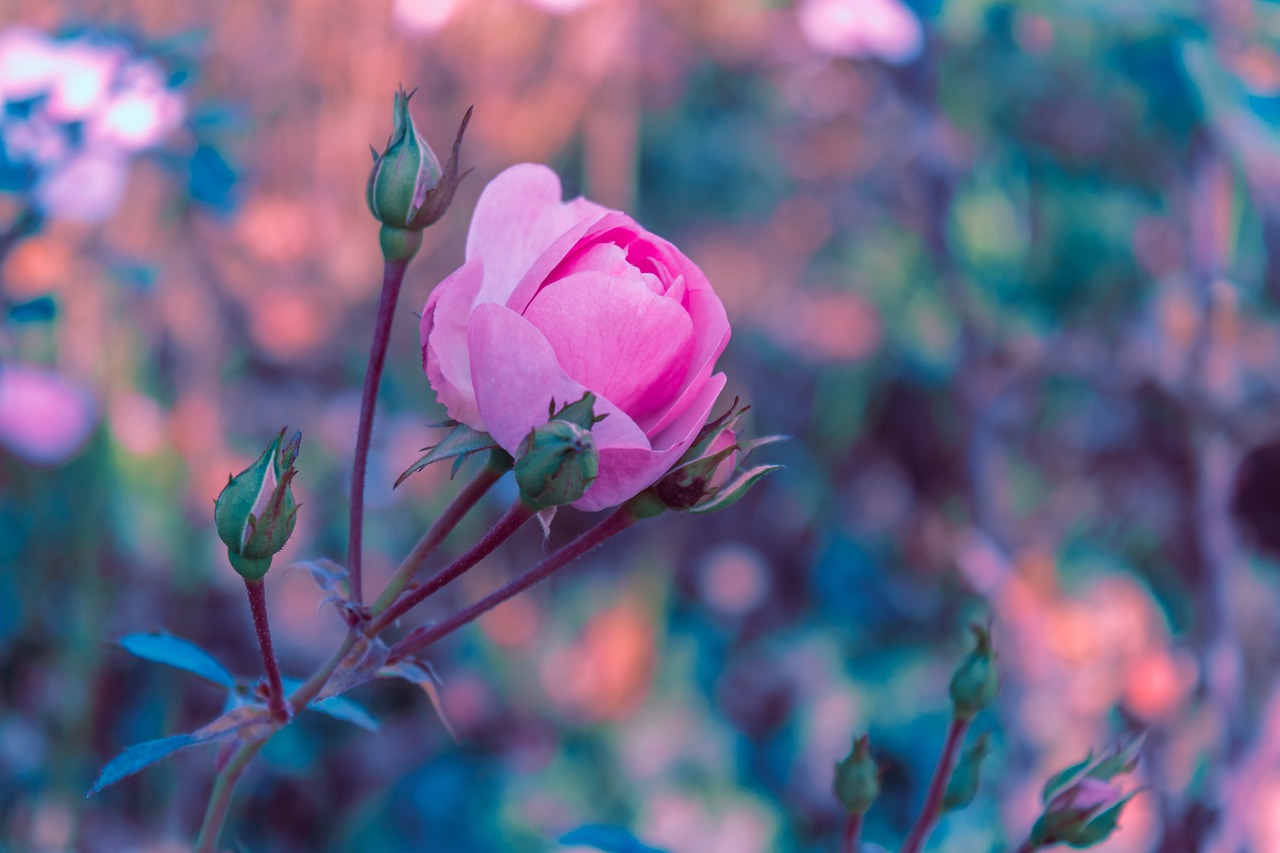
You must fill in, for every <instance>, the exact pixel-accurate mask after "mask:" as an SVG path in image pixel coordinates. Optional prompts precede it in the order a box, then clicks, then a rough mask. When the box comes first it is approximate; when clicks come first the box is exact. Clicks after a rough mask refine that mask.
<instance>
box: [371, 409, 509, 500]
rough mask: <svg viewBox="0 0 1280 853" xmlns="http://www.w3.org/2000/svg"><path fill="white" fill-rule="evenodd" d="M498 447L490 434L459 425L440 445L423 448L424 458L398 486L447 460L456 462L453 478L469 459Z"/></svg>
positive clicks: (415, 464)
mask: <svg viewBox="0 0 1280 853" xmlns="http://www.w3.org/2000/svg"><path fill="white" fill-rule="evenodd" d="M497 446H498V443H497V442H496V441H494V440H493V436H491V435H489V433H487V432H480V431H479V430H474V429H472V428H471V427H469V426H467V425H466V424H457V425H456V426H455V427H454V428H453V430H452V431H451V432H450V433H449V434H448V435H446V436H445V437H444V440H443V441H441V442H440V443H439V444H433V445H431V446H430V447H426V448H423V450H424V451H425V453H424V454H423V457H422V458H421V459H419V460H418V461H417V462H415V463H413V464H412V465H410V466H409V467H408V468H407V469H405V472H404V473H403V474H401V475H400V477H399V478H398V479H397V480H396V485H397V486H399V485H400V484H401V483H403V482H404V481H405V480H406V479H408V478H409V476H410V475H412V474H416V473H418V472H419V471H421V470H422V469H423V468H426V467H427V466H428V465H430V464H432V463H433V462H441V461H443V460H445V459H453V460H455V461H454V463H453V470H452V471H450V472H449V476H450V477H451V478H452V477H453V476H454V475H455V474H457V473H458V468H459V467H461V465H462V463H463V462H464V461H466V459H467V457H469V456H471V455H472V454H474V453H480V452H481V451H484V450H493V449H495V448H497Z"/></svg>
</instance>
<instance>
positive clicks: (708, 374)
mask: <svg viewBox="0 0 1280 853" xmlns="http://www.w3.org/2000/svg"><path fill="white" fill-rule="evenodd" d="M728 341H729V321H728V318H727V317H726V315H725V311H724V306H723V305H722V304H721V302H720V299H719V297H717V296H716V294H715V292H714V291H713V290H712V289H711V285H710V284H709V283H708V282H707V279H706V276H704V275H703V274H702V271H701V270H699V269H698V267H697V266H695V265H694V264H693V262H692V261H690V260H689V259H688V258H686V257H685V256H684V255H683V254H681V253H680V251H679V250H678V249H676V248H675V247H674V246H672V245H671V244H670V243H668V242H666V241H665V240H663V239H662V238H660V237H656V236H654V235H653V234H650V233H649V232H648V231H646V230H645V229H644V228H642V227H640V226H639V225H638V224H636V222H635V220H633V219H632V218H631V217H629V216H627V215H626V214H624V213H618V212H617V211H612V210H608V209H606V208H603V207H601V206H600V205H598V204H595V203H593V202H590V201H587V200H586V199H584V198H576V199H573V200H571V201H568V202H564V201H561V189H560V180H559V178H557V177H556V175H555V173H554V172H552V171H551V170H550V169H547V168H546V167H544V166H537V165H533V164H528V163H526V164H523V165H519V166H513V167H511V168H510V169H507V170H506V171H505V172H503V173H502V174H500V175H498V176H497V177H496V178H494V179H493V181H491V182H490V183H489V185H488V186H487V187H485V190H484V192H483V193H482V194H481V195H480V200H479V202H478V203H477V205H476V211H475V215H474V216H473V217H472V219H471V230H470V233H469V234H468V235H467V261H466V263H465V264H463V265H462V267H460V268H459V269H458V270H456V271H455V272H454V273H453V274H452V275H450V276H449V277H448V278H446V279H445V280H444V281H442V282H441V283H440V285H439V286H438V287H437V288H436V289H435V291H434V292H432V294H431V297H430V298H429V299H428V300H427V305H426V308H425V309H424V310H423V315H422V361H423V367H424V368H425V369H426V372H427V378H428V379H429V380H430V382H431V387H432V388H434V389H435V392H436V395H437V396H438V398H439V399H440V402H441V403H443V404H444V406H445V407H446V408H447V409H448V411H449V415H450V416H451V417H453V418H454V419H456V420H458V421H460V422H462V423H464V424H467V425H468V426H470V427H472V428H474V429H478V430H483V431H485V432H488V433H489V434H490V435H492V436H493V438H494V440H495V441H497V443H498V444H499V445H501V446H502V448H503V449H504V450H506V451H507V452H509V453H514V452H515V451H516V448H517V447H518V446H519V444H520V440H521V439H523V438H524V437H525V436H526V435H527V434H528V433H529V430H530V429H532V428H533V427H534V426H536V425H538V424H541V423H545V422H546V420H547V408H548V406H549V404H550V403H551V401H552V400H554V401H555V403H556V405H557V406H560V405H563V404H564V403H569V402H573V401H574V400H578V399H580V398H581V397H582V395H583V394H584V393H585V392H586V391H592V392H594V393H595V394H596V396H597V397H598V398H599V402H598V403H597V406H596V413H597V414H606V413H607V414H608V417H606V418H605V419H604V420H602V421H601V422H599V423H598V424H596V426H595V428H594V429H593V430H592V432H593V434H594V437H595V440H596V445H597V447H598V448H599V451H600V473H599V476H598V477H597V479H596V481H595V483H593V484H592V486H591V488H590V489H588V490H587V493H586V494H585V495H584V496H583V497H582V498H581V499H580V500H578V501H577V502H576V503H575V504H574V506H576V507H578V508H579V509H584V510H596V509H603V508H604V507H609V506H614V505H616V504H619V503H622V502H623V501H625V500H627V499H628V498H630V497H632V496H633V495H635V494H637V493H638V492H640V491H642V490H644V489H645V488H647V487H648V486H649V485H651V484H652V483H653V482H654V481H655V480H657V479H658V478H659V477H661V476H662V475H663V474H664V473H666V471H667V470H668V469H669V468H670V467H671V466H672V465H673V464H674V463H675V462H676V461H677V460H679V458H680V456H681V454H682V453H683V452H684V450H685V448H687V447H688V445H689V443H690V442H691V441H692V440H693V439H694V438H695V437H696V436H697V434H698V430H699V429H701V428H702V426H703V425H704V424H705V423H706V422H707V416H708V415H709V414H710V412H711V407H712V405H714V403H715V400H716V397H717V396H719V394H720V391H721V390H722V389H723V388H724V384H725V377H724V374H722V373H717V374H714V375H713V374H712V370H713V369H714V366H715V362H716V359H717V358H718V357H719V355H720V353H721V352H723V351H724V348H725V345H726V344H727V343H728Z"/></svg>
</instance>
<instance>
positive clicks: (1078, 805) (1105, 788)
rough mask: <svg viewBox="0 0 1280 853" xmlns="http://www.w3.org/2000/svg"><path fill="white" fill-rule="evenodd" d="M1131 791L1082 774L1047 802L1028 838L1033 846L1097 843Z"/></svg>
mask: <svg viewBox="0 0 1280 853" xmlns="http://www.w3.org/2000/svg"><path fill="white" fill-rule="evenodd" d="M1135 794H1137V791H1134V792H1131V793H1129V794H1127V795H1126V794H1124V792H1122V791H1121V790H1120V789H1119V788H1118V787H1117V786H1115V785H1113V784H1112V783H1110V782H1107V781H1105V780H1103V779H1098V778H1095V777H1093V776H1088V775H1086V776H1083V777H1081V778H1080V779H1078V780H1076V781H1075V782H1074V783H1073V784H1071V785H1069V786H1067V787H1066V788H1064V789H1063V790H1062V791H1061V792H1060V793H1058V794H1057V795H1056V796H1055V797H1054V798H1053V799H1052V800H1050V801H1049V804H1048V805H1047V806H1045V810H1044V814H1043V815H1041V816H1040V819H1039V820H1037V821H1036V824H1035V826H1034V827H1033V828H1032V830H1031V840H1032V842H1033V843H1034V844H1036V845H1037V846H1047V845H1050V844H1070V845H1071V846H1073V847H1088V846H1090V845H1093V844H1097V843H1098V842H1100V841H1103V840H1105V839H1106V838H1107V837H1108V836H1109V835H1110V834H1111V833H1112V832H1113V831H1114V830H1115V828H1116V825H1117V824H1118V822H1119V819H1120V812H1121V810H1122V809H1123V808H1124V805H1125V803H1127V802H1128V801H1129V800H1130V799H1132V798H1133V797H1134V795H1135Z"/></svg>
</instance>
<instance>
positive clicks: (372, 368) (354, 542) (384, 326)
mask: <svg viewBox="0 0 1280 853" xmlns="http://www.w3.org/2000/svg"><path fill="white" fill-rule="evenodd" d="M408 266H409V262H408V261H387V262H386V263H384V264H383V267H382V292H381V293H380V294H378V318H377V320H376V322H375V324H374V327H373V344H372V346H371V348H370V351H369V365H368V367H367V368H366V369H365V373H364V391H363V393H362V394H361V395H360V424H359V426H358V427H357V428H356V451H355V457H354V459H353V461H352V467H351V520H350V525H349V529H348V533H347V569H348V571H349V573H350V574H349V580H348V583H349V586H350V595H351V601H352V603H353V604H357V605H358V604H360V603H361V602H362V601H363V600H364V591H363V588H362V580H361V557H362V555H363V549H364V479H365V473H366V471H367V469H368V467H369V441H370V439H371V438H372V435H373V411H374V407H375V405H376V403H377V400H378V385H379V383H381V381H382V368H383V366H384V365H385V364H386V362H387V344H388V342H389V341H390V340H391V321H392V319H393V318H394V316H395V311H396V302H397V301H398V300H399V298H400V285H401V284H402V283H403V282H404V271H405V270H406V269H407V268H408Z"/></svg>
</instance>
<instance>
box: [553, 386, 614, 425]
mask: <svg viewBox="0 0 1280 853" xmlns="http://www.w3.org/2000/svg"><path fill="white" fill-rule="evenodd" d="M595 405H596V395H595V394H592V393H591V392H590V391H587V392H586V393H584V394H583V395H582V399H580V400H577V401H575V402H573V403H565V404H564V406H562V407H561V408H560V411H558V412H557V411H556V401H555V400H552V401H551V405H550V406H549V407H548V408H547V420H549V421H568V422H569V423H571V424H573V425H574V426H576V427H578V428H579V429H585V430H590V429H591V428H592V427H593V426H595V425H596V424H598V423H600V422H601V421H602V420H604V419H605V418H607V417H609V413H608V412H605V413H604V414H603V415H597V414H596V412H595Z"/></svg>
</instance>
